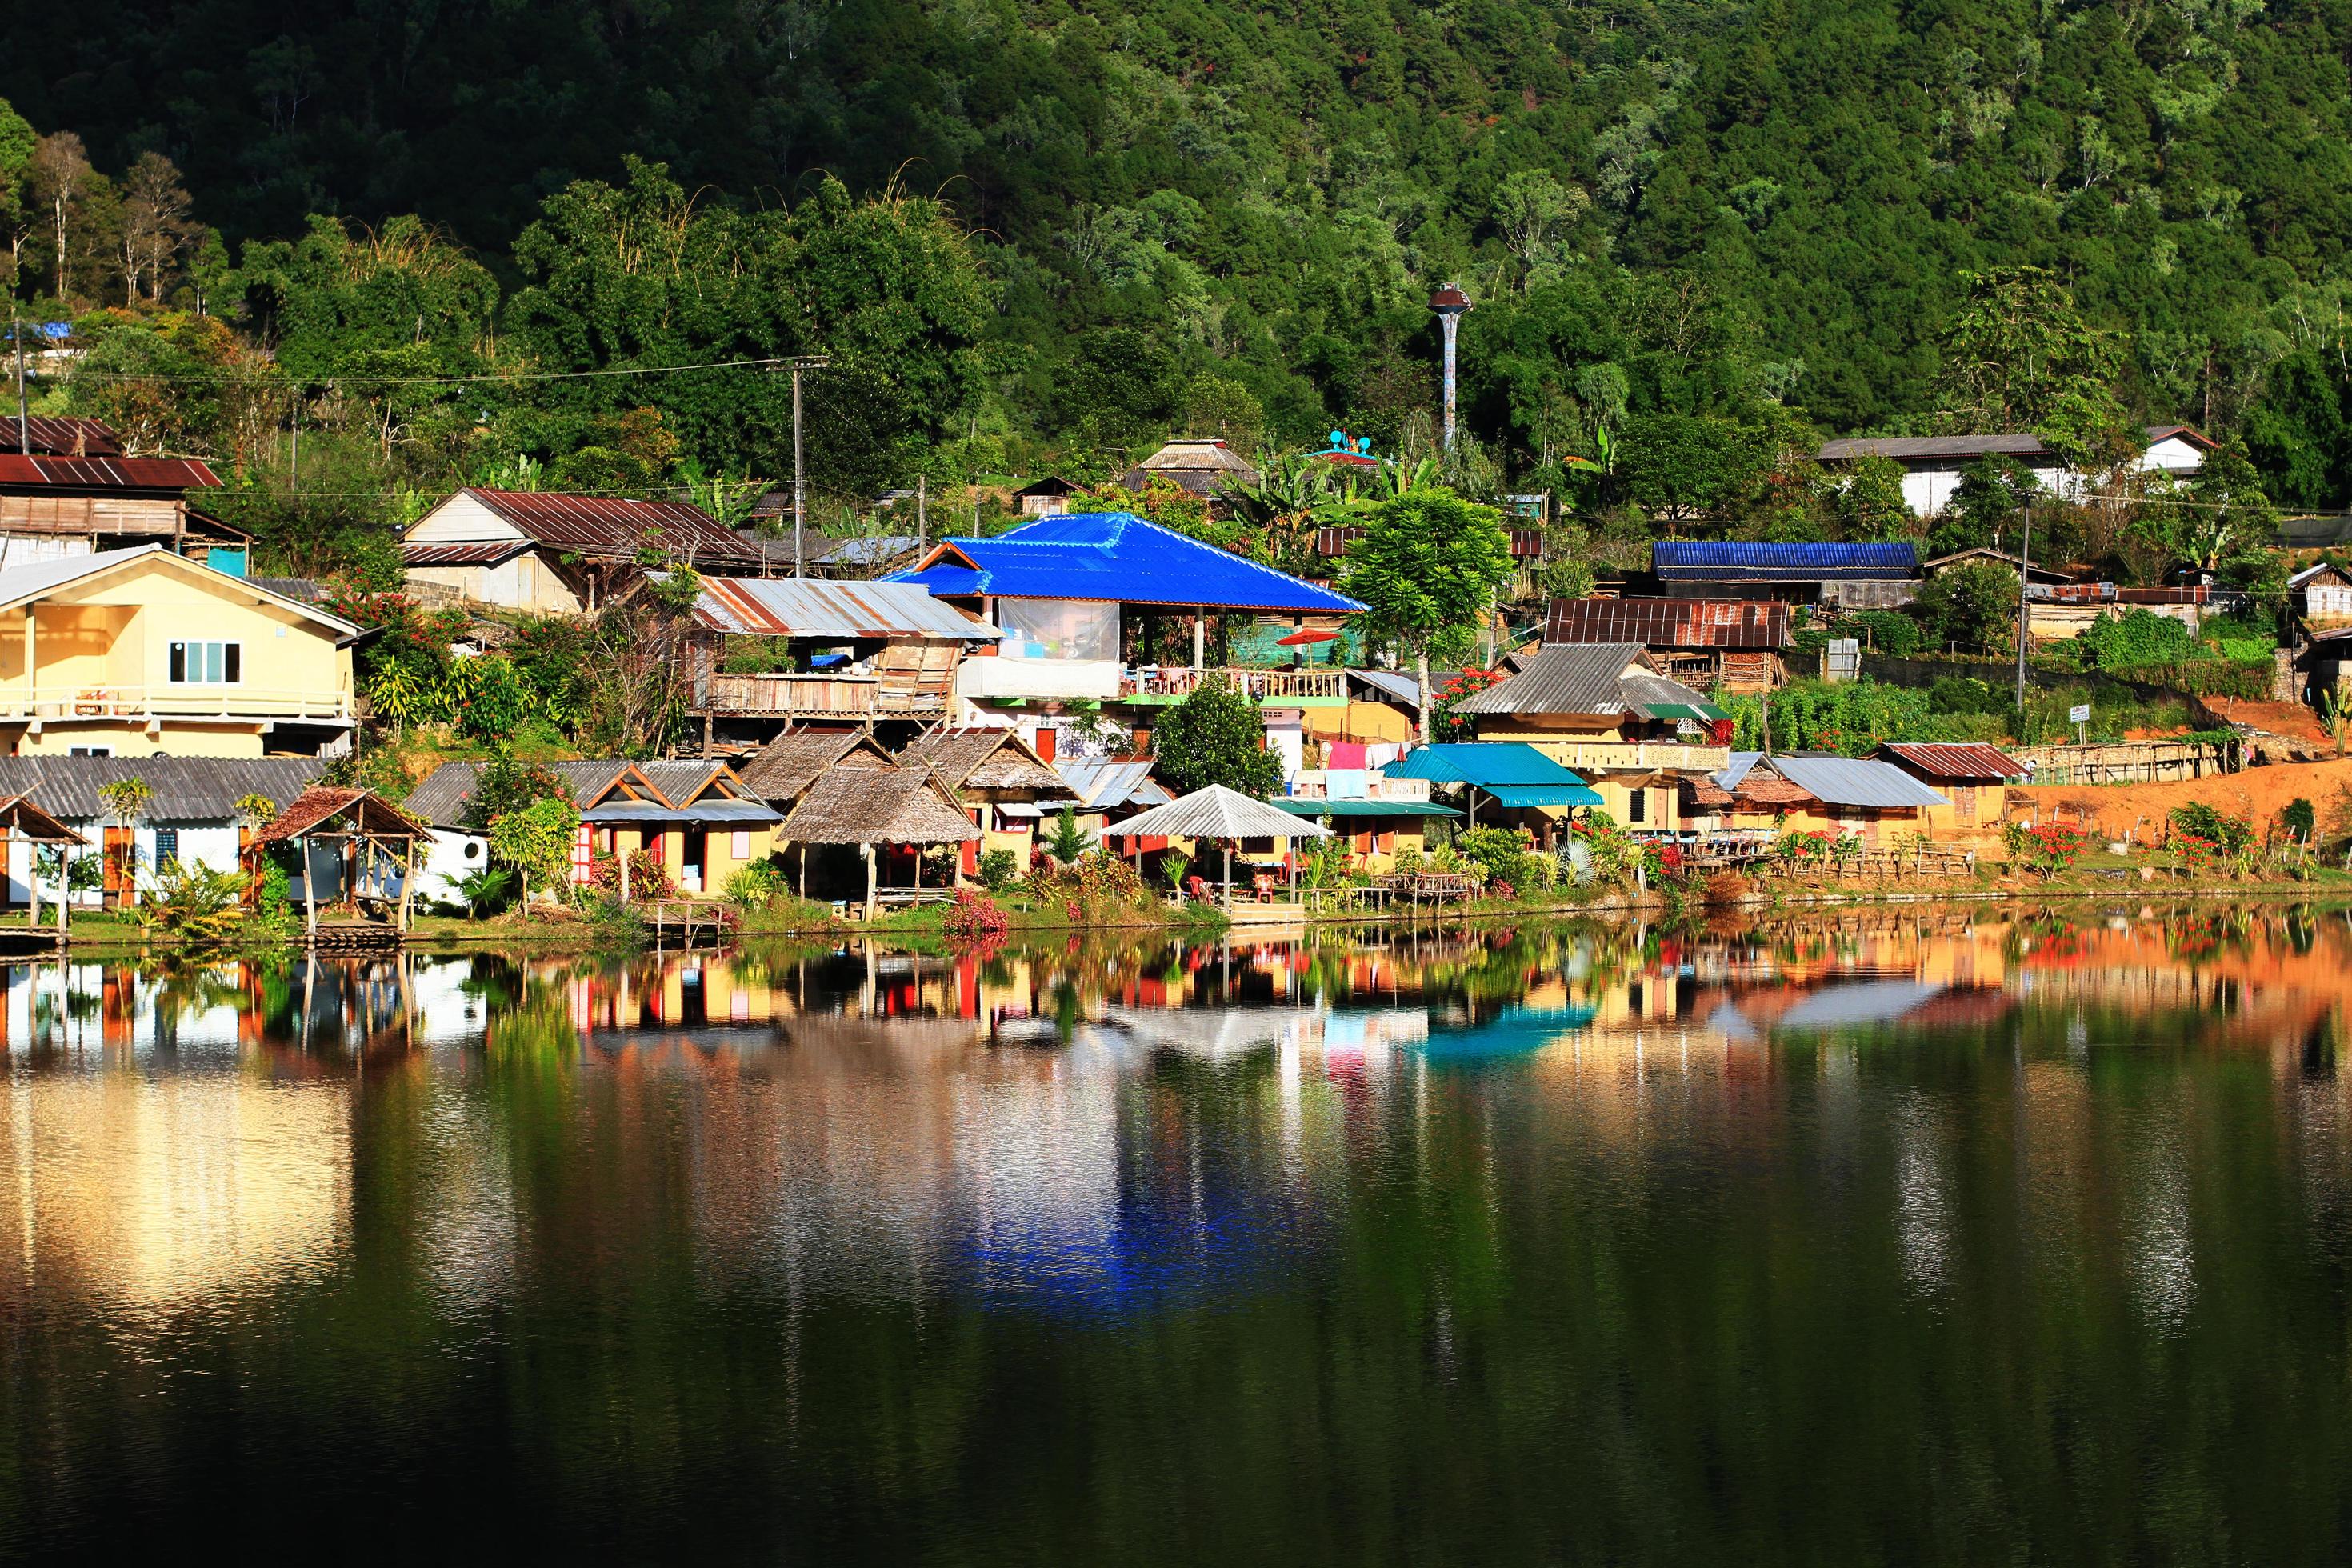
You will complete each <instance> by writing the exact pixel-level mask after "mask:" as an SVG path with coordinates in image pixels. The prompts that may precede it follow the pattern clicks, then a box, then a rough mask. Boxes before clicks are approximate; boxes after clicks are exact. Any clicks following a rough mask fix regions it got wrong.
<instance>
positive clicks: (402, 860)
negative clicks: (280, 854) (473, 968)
mask: <svg viewBox="0 0 2352 1568" xmlns="http://www.w3.org/2000/svg"><path fill="white" fill-rule="evenodd" d="M432 836H433V830H432V828H430V827H428V826H425V824H424V823H422V822H419V821H417V820H416V818H415V817H413V816H409V815H408V813H406V812H404V811H403V810H401V809H400V807H398V806H396V805H393V804H392V802H390V801H388V800H386V799H384V798H383V796H382V795H378V794H376V793H375V792H374V791H373V790H367V789H350V788H339V787H336V786H334V785H331V784H313V785H312V786H311V787H310V788H309V789H306V790H304V791H303V792H302V793H301V794H300V795H296V796H295V797H294V801H293V804H292V805H289V806H288V807H287V808H286V809H285V810H284V811H282V812H280V813H279V814H278V816H277V817H276V818H275V819H274V820H273V821H272V822H271V823H270V824H269V826H267V827H264V828H263V829H262V830H261V831H260V832H259V833H257V834H255V835H254V836H253V844H252V848H253V849H255V850H256V851H260V850H265V849H267V848H268V846H270V845H272V844H286V843H291V844H294V845H296V846H298V847H299V848H300V850H301V853H302V931H303V936H304V939H305V940H306V941H308V942H310V944H311V945H312V946H314V947H315V946H317V945H318V942H319V866H318V863H317V862H316V860H315V859H314V858H312V854H311V848H312V846H313V845H314V844H316V843H318V842H319V841H320V840H322V839H323V840H324V841H325V842H326V845H327V847H328V849H329V851H330V853H332V854H334V855H335V858H336V863H337V868H338V869H339V871H340V873H341V875H340V877H339V879H338V880H339V882H340V885H341V894H342V898H343V900H344V901H346V902H348V903H350V904H351V905H352V909H353V910H354V911H356V910H357V909H358V905H359V900H360V899H361V897H362V890H363V889H364V887H365V886H366V883H367V879H370V878H372V879H373V888H374V891H373V894H372V895H368V896H372V897H373V898H374V899H376V900H379V901H380V902H383V903H385V904H389V905H391V906H392V907H393V910H394V914H393V920H392V924H391V927H390V930H391V931H394V933H399V932H403V931H407V930H408V896H409V890H410V889H411V888H412V887H413V886H414V885H415V881H416V879H415V876H414V875H413V874H412V870H413V868H415V866H416V865H417V864H418V859H417V855H416V846H417V845H418V843H419V842H421V841H425V840H429V839H430V838H431V837H432ZM395 870H396V871H397V872H398V873H399V878H400V887H399V890H398V892H397V893H395V892H394V890H393V889H392V886H391V874H392V873H393V872H394V871H395ZM364 923H365V924H367V925H368V926H370V927H372V928H373V929H378V930H381V929H383V926H382V923H381V922H379V921H367V922H364ZM362 940H365V939H364V938H363V939H362Z"/></svg>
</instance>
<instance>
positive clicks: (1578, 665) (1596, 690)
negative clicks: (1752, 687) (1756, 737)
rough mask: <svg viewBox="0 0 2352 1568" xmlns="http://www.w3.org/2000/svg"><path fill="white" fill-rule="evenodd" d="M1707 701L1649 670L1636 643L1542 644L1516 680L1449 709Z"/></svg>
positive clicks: (1566, 709)
mask: <svg viewBox="0 0 2352 1568" xmlns="http://www.w3.org/2000/svg"><path fill="white" fill-rule="evenodd" d="M1658 703H1678V704H1685V705H1688V706H1692V707H1700V708H1703V707H1705V706H1706V698H1705V697H1702V696H1701V695H1699V694H1698V693H1697V692H1696V691H1693V690H1692V689H1690V688H1689V687H1687V686H1685V685H1683V684H1682V683H1681V682H1679V681H1675V680H1668V679H1666V678H1665V677H1664V676H1662V675H1660V674H1658V673H1657V672H1656V671H1655V670H1653V669H1651V668H1649V667H1648V665H1647V662H1646V653H1645V651H1644V649H1643V647H1642V645H1641V644H1640V643H1635V642H1621V643H1546V644H1545V645H1544V647H1543V649H1542V651H1541V652H1539V653H1538V654H1537V655H1536V656H1535V657H1534V658H1531V659H1529V660H1528V661H1527V663H1526V665H1525V666H1524V667H1522V668H1521V669H1520V670H1519V672H1518V674H1517V675H1514V676H1512V677H1511V678H1510V679H1507V680H1505V681H1503V682H1501V683H1499V684H1498V685H1495V686H1490V687H1488V688H1487V689H1486V690H1484V691H1480V692H1476V693H1474V694H1473V695H1471V696H1469V697H1465V698H1464V699H1463V700H1461V701H1460V702H1457V703H1455V704H1454V711H1455V712H1457V713H1598V714H1603V715H1606V714H1612V713H1622V712H1625V711H1627V710H1638V709H1642V708H1646V707H1651V706H1654V705H1655V704H1658Z"/></svg>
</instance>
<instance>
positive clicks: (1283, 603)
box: [890, 511, 1364, 614]
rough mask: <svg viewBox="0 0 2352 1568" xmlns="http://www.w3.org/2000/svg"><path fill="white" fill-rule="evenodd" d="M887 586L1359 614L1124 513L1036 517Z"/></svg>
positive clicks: (954, 544) (953, 542) (1269, 570)
mask: <svg viewBox="0 0 2352 1568" xmlns="http://www.w3.org/2000/svg"><path fill="white" fill-rule="evenodd" d="M890 581H892V582H900V583H920V584H924V585H925V586H926V587H928V588H929V589H930V591H931V592H932V593H934V594H938V595H973V594H992V595H1004V596H1007V597H1011V598H1022V599H1113V600H1118V601H1122V602H1124V603H1128V604H1142V605H1179V606H1183V605H1206V606H1208V607H1209V608H1212V609H1228V610H1230V609H1246V610H1265V611H1289V612H1291V613H1293V614H1301V613H1306V612H1327V613H1328V612H1338V613H1345V612H1349V611H1355V610H1360V609H1362V608H1363V607H1364V606H1363V605H1360V604H1359V603H1357V602H1356V601H1355V600H1353V599H1350V598H1349V597H1348V596H1347V595H1344V594H1336V593H1333V592H1332V591H1331V590H1330V589H1328V588H1321V587H1318V586H1317V585H1316V584H1312V583H1307V582H1303V581H1301V580H1300V579H1298V578H1297V577H1293V576H1291V575H1289V574H1287V573H1283V572H1277V571H1276V570H1275V569H1274V568H1273V567H1271V566H1261V565H1259V564H1258V563H1255V562H1254V561H1244V560H1243V559H1242V558H1241V557H1240V556H1238V555H1235V554H1233V553H1232V552H1228V551H1223V550H1219V549H1217V548H1216V547H1215V546H1214V545H1209V544H1203V543H1202V542H1200V541H1199V540H1197V539H1188V538H1186V537H1185V536H1184V535H1182V534H1181V533H1178V532H1176V531H1173V530H1172V529H1166V528H1161V527H1160V526H1159V525H1158V524H1157V523H1151V522H1147V521H1144V520H1143V519H1142V518H1139V517H1137V516H1135V515H1134V514H1133V513H1131V512H1124V511H1108V512H1074V513H1070V514H1068V515H1066V516H1062V517H1045V518H1039V519H1038V520H1037V521H1034V522H1031V523H1026V524H1024V525H1023V526H1022V527H1019V528H1016V529H1014V530H1013V531H1011V532H1009V533H1001V534H998V535H997V536H996V537H995V538H993V539H948V540H943V541H941V542H940V545H939V547H938V548H937V549H935V550H933V551H932V552H931V554H930V556H929V559H928V560H927V561H926V562H925V563H924V564H923V566H922V567H921V568H920V569H919V570H916V571H912V572H902V573H899V574H897V575H896V576H894V577H892V578H891V579H890Z"/></svg>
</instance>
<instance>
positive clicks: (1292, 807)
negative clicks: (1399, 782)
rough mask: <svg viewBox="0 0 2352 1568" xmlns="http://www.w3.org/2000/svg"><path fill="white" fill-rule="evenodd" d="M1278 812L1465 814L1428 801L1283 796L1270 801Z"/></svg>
mask: <svg viewBox="0 0 2352 1568" xmlns="http://www.w3.org/2000/svg"><path fill="white" fill-rule="evenodd" d="M1266 805H1271V806H1274V807H1276V809H1277V810H1281V811H1286V812H1289V813H1290V814H1291V815H1292V816H1329V817H1341V816H1461V815H1462V814H1461V813H1460V812H1458V811H1456V810H1454V808H1453V807H1452V806H1450V805H1435V804H1433V803H1432V802H1429V801H1425V800H1314V799H1308V798H1303V797H1301V796H1298V795H1281V796H1277V797H1276V798H1275V799H1273V800H1270V801H1267V802H1266Z"/></svg>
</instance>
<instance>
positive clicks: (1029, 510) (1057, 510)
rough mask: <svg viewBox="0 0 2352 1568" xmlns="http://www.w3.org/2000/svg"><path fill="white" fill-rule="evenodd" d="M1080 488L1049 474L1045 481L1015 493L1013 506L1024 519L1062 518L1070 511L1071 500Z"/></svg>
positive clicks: (1060, 477)
mask: <svg viewBox="0 0 2352 1568" xmlns="http://www.w3.org/2000/svg"><path fill="white" fill-rule="evenodd" d="M1077 490H1078V487H1077V486H1076V485H1074V484H1072V483H1070V481H1069V480H1067V479H1064V478H1063V477H1062V476H1061V475H1059V474H1047V475H1046V476H1045V478H1044V479H1037V480H1034V482H1032V483H1029V484H1025V485H1024V486H1022V487H1021V488H1020V489H1017V490H1014V491H1013V505H1014V506H1015V507H1017V508H1019V509H1020V512H1021V515H1022V516H1023V517H1060V516H1062V515H1063V514H1064V513H1066V512H1067V511H1068V510H1070V498H1071V497H1072V496H1074V495H1076V493H1077Z"/></svg>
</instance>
